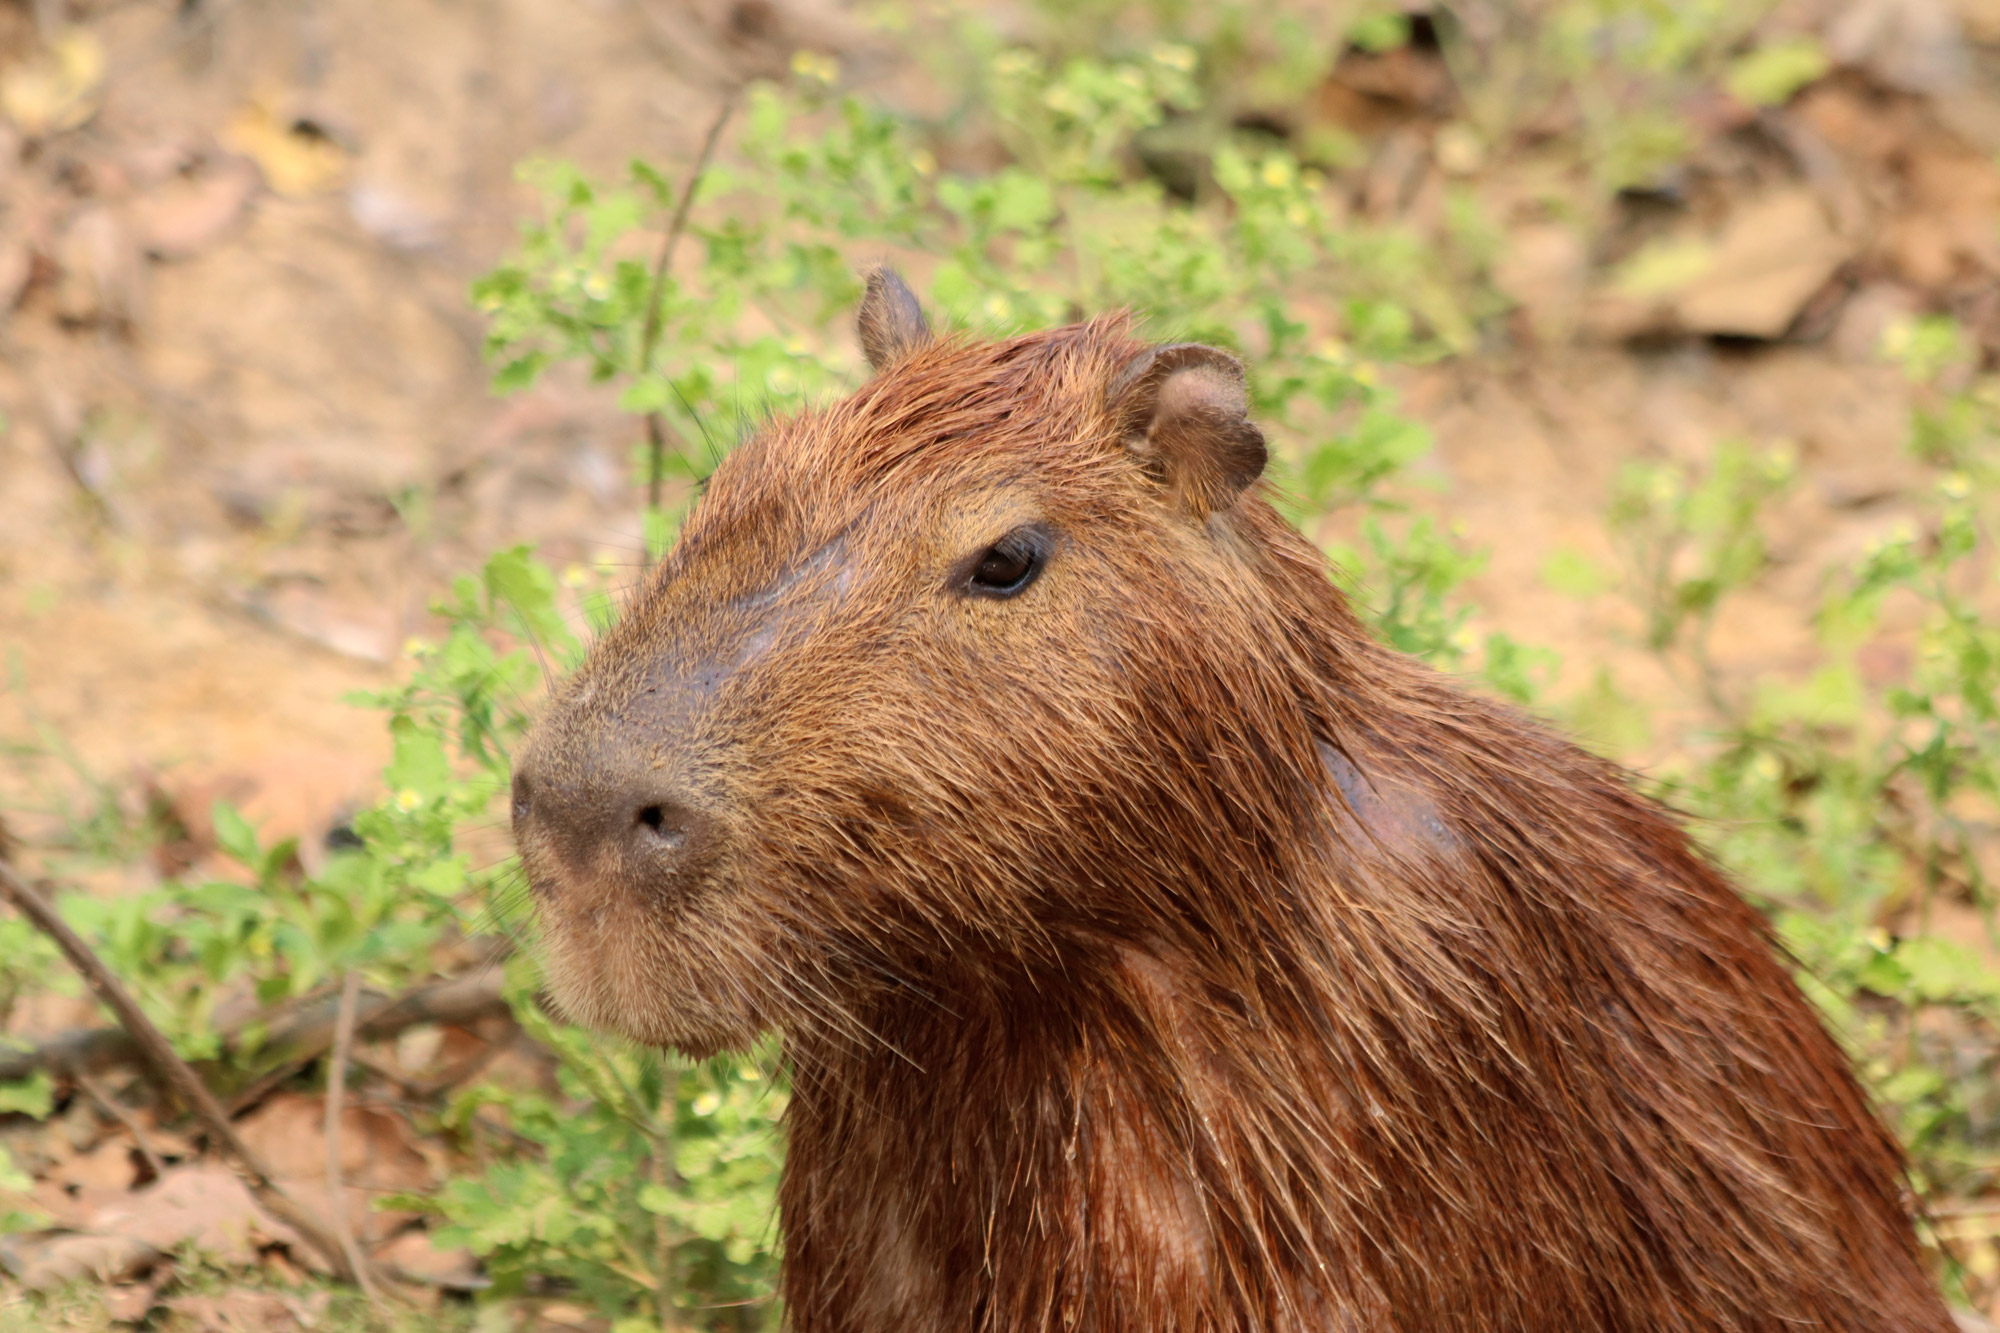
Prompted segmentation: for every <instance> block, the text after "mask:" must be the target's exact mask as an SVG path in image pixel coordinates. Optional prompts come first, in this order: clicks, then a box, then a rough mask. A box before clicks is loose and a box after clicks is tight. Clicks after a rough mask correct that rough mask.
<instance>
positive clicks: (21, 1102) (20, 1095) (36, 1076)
mask: <svg viewBox="0 0 2000 1333" xmlns="http://www.w3.org/2000/svg"><path fill="white" fill-rule="evenodd" d="M55 1090H56V1084H55V1080H54V1079H53V1078H51V1077H50V1076H49V1071H48V1070H46V1069H37V1070H36V1071H35V1072H34V1073H32V1074H30V1075H29V1076H28V1077H27V1078H24V1079H17V1080H15V1081H14V1082H11V1083H0V1115H5V1114H8V1113H10V1112H12V1113H17V1114H20V1115H27V1116H33V1117H34V1118H35V1119H37V1120H46V1119H47V1118H48V1114H49V1112H50V1111H51V1110H52V1109H54V1107H55ZM6 1166H7V1162H6V1159H5V1158H0V1168H5V1167H6ZM6 1187H7V1185H6V1180H5V1178H4V1177H3V1176H0V1188H6ZM19 1188H23V1189H25V1188H27V1187H26V1186H25V1185H24V1186H20V1187H19Z"/></svg>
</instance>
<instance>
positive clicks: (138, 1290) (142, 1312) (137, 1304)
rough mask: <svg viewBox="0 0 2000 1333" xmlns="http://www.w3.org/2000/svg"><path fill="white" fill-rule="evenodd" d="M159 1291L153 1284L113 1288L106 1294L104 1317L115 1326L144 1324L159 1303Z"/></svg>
mask: <svg viewBox="0 0 2000 1333" xmlns="http://www.w3.org/2000/svg"><path fill="white" fill-rule="evenodd" d="M159 1291H160V1289H159V1288H158V1287H157V1286H155V1285H154V1284H152V1283H145V1284H142V1285H139V1286H129V1287H113V1288H111V1289H110V1290H109V1291H107V1292H105V1293H104V1317H105V1318H107V1319H109V1320H110V1321H111V1322H112V1323H114V1324H140V1323H144V1322H145V1319H146V1316H147V1315H148V1314H150V1313H152V1310H153V1306H154V1305H156V1304H157V1303H158V1300H159Z"/></svg>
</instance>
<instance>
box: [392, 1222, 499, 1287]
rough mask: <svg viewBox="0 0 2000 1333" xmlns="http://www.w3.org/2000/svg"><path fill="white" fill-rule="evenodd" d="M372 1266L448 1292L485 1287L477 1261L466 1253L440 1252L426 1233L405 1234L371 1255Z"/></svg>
mask: <svg viewBox="0 0 2000 1333" xmlns="http://www.w3.org/2000/svg"><path fill="white" fill-rule="evenodd" d="M374 1259H375V1262H376V1263H378V1264H380V1265H382V1266H383V1267H384V1268H386V1269H388V1270H389V1271H390V1272H391V1273H394V1274H397V1275H400V1276H402V1277H405V1278H408V1279H410V1280H411V1281H415V1282H421V1283H423V1284H424V1285H425V1286H429V1287H443V1288H445V1289H447V1290H450V1291H475V1290H478V1289H479V1288H481V1287H483V1286H485V1285H486V1279H485V1278H483V1277H481V1276H480V1273H479V1261H478V1260H477V1259H475V1258H473V1257H472V1251H470V1250H441V1249H439V1248H438V1247H437V1243H436V1242H435V1241H433V1240H432V1239H431V1233H430V1232H428V1231H405V1232H404V1233H403V1234H402V1235H400V1236H397V1237H396V1238H395V1239H394V1240H391V1241H390V1242H389V1243H388V1244H386V1245H383V1246H381V1247H380V1248H378V1249H377V1250H376V1251H375V1254H374Z"/></svg>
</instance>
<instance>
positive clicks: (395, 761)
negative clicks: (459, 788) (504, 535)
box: [382, 717, 452, 807]
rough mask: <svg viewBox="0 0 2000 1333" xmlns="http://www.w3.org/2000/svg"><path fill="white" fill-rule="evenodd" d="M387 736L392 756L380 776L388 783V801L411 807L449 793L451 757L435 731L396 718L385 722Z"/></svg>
mask: <svg viewBox="0 0 2000 1333" xmlns="http://www.w3.org/2000/svg"><path fill="white" fill-rule="evenodd" d="M389 737H390V740H391V742H392V744H393V745H394V747H395V751H394V757H393V758H392V759H390V761H389V767H388V768H387V769H385V770H384V771H383V774H382V777H383V780H384V781H385V782H387V783H388V784H389V792H390V799H391V800H393V801H395V802H396V803H397V804H398V805H399V806H407V807H414V805H415V804H416V802H417V801H433V800H436V799H438V798H439V797H441V796H443V795H445V793H446V792H448V791H450V790H451V785H452V781H451V758H450V756H448V755H447V754H446V753H445V750H444V742H443V741H442V740H440V739H439V738H438V736H437V734H436V733H435V732H432V731H428V730H426V729H424V728H422V727H420V726H418V725H417V722H416V720H415V719H414V718H410V717H398V718H393V719H391V721H390V723H389ZM411 796H414V797H415V798H416V800H411V799H410V798H411Z"/></svg>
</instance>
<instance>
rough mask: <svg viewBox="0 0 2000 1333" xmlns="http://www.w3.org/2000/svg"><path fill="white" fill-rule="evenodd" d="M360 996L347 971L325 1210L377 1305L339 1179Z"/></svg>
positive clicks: (329, 1087) (329, 1093)
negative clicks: (349, 1062) (342, 1122)
mask: <svg viewBox="0 0 2000 1333" xmlns="http://www.w3.org/2000/svg"><path fill="white" fill-rule="evenodd" d="M360 996H361V973H360V972H359V971H358V970H357V969H355V968H351V967H350V968H349V969H347V976H346V978H345V979H344V980H342V982H341V983H340V1014H339V1016H338V1017H337V1018H335V1019H334V1021H333V1054H332V1056H331V1057H330V1058H329V1059H328V1061H327V1067H326V1197H327V1205H326V1210H327V1212H328V1213H329V1214H330V1215H331V1217H332V1221H333V1230H334V1234H335V1235H337V1236H339V1237H340V1248H341V1250H342V1251H343V1252H345V1253H346V1255H347V1262H348V1264H349V1265H351V1266H352V1267H353V1269H354V1277H355V1281H356V1282H357V1284H358V1285H359V1286H360V1288H361V1294H362V1295H364V1296H366V1297H367V1298H368V1299H369V1301H370V1302H371V1303H378V1304H379V1303H380V1301H381V1295H380V1294H379V1293H378V1292H377V1291H376V1290H375V1282H374V1279H373V1278H371V1277H370V1276H369V1273H368V1264H367V1262H366V1261H365V1260H364V1259H362V1257H361V1247H360V1246H359V1245H357V1244H356V1243H355V1240H354V1228H353V1227H352V1226H350V1225H348V1220H347V1187H346V1186H345V1184H344V1183H343V1182H342V1181H341V1178H340V1103H341V1100H342V1098H343V1097H344V1096H345V1095H346V1092H347V1057H348V1052H349V1051H350V1050H352V1049H353V1046H354V1002H355V1001H356V1000H357V999H359V998H360Z"/></svg>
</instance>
